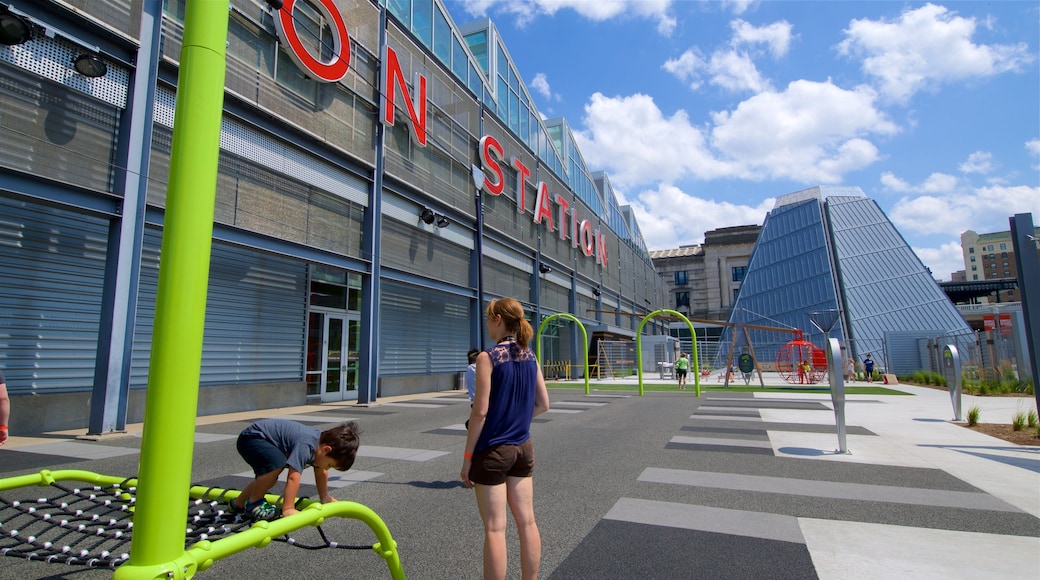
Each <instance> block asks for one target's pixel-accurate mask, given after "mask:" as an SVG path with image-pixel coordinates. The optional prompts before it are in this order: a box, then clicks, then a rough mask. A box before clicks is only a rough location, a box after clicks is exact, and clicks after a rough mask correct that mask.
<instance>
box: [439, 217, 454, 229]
mask: <svg viewBox="0 0 1040 580" xmlns="http://www.w3.org/2000/svg"><path fill="white" fill-rule="evenodd" d="M450 223H451V222H449V221H448V216H445V215H442V214H438V215H437V227H439V228H446V227H448V224H450Z"/></svg>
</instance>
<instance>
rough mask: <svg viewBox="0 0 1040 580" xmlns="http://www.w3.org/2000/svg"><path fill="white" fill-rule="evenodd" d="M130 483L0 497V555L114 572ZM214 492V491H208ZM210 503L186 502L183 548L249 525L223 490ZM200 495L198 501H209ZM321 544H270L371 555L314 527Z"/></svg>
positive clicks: (124, 545) (127, 529)
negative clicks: (26, 496)
mask: <svg viewBox="0 0 1040 580" xmlns="http://www.w3.org/2000/svg"><path fill="white" fill-rule="evenodd" d="M133 483H136V480H134V479H126V480H124V481H123V482H121V483H114V484H109V485H90V484H87V485H85V486H82V487H70V486H66V485H64V484H61V483H58V482H52V483H50V485H49V486H46V487H45V490H46V491H40V492H39V493H41V494H45V495H44V496H43V497H36V498H34V499H27V500H25V499H23V500H9V499H7V498H5V497H0V554H2V555H4V556H11V557H17V558H24V559H27V560H42V561H46V562H54V563H61V564H68V565H82V566H87V567H108V568H112V569H115V568H116V567H118V566H120V565H121V564H123V563H125V562H127V561H128V560H129V558H130V554H129V550H130V542H131V538H132V532H133V527H134V522H133V514H134V505H135V503H136V491H137V488H136V486H135V485H133ZM210 489H211V490H215V488H210ZM215 491H216V496H217V497H216V498H215V499H191V500H190V504H189V506H188V519H187V527H186V535H185V547H186V548H187V547H190V546H192V545H194V544H195V543H197V542H201V541H204V540H209V541H215V540H218V539H220V538H223V537H227V536H230V535H232V534H236V533H238V532H240V531H242V530H244V529H247V528H249V527H251V526H252V524H253V523H254V522H253V521H252V520H251V519H249V518H247V517H245V516H243V515H241V514H231V513H229V511H228V505H227V502H228V501H229V499H230V498H229V497H225V494H226V493H227V491H226V490H215ZM211 496H212V494H210V493H208V492H207V493H203V494H202V497H211ZM316 527H317V531H318V534H319V536H320V538H321V541H320V542H316V543H306V542H300V541H297V540H296V539H294V538H292V537H290V536H289V535H288V534H286V535H282V536H279V537H276V538H273V540H274V541H280V542H285V543H286V544H288V545H292V546H296V547H299V548H303V549H307V550H320V549H324V548H342V549H348V550H371V549H372V545H371V544H368V545H346V544H340V543H337V542H332V541H329V539H328V537H327V536H326V535H325V531H324V530H322V529H321V526H316Z"/></svg>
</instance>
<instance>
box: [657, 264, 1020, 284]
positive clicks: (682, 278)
mask: <svg viewBox="0 0 1040 580" xmlns="http://www.w3.org/2000/svg"><path fill="white" fill-rule="evenodd" d="M1004 265H1005V266H1007V264H1004ZM730 270H731V273H732V275H733V281H734V282H743V281H744V276H746V275H747V266H734V267H733V268H731V269H730ZM673 274H674V279H675V285H676V286H685V285H687V284H689V283H690V275H689V272H687V271H686V270H676V271H675V272H674V273H673Z"/></svg>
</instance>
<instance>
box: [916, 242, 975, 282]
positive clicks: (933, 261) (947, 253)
mask: <svg viewBox="0 0 1040 580" xmlns="http://www.w3.org/2000/svg"><path fill="white" fill-rule="evenodd" d="M912 249H913V251H914V253H915V254H917V257H918V258H920V259H921V261H922V262H924V265H925V266H926V267H927V268H928V269H929V270H931V271H932V277H933V278H937V279H939V280H946V281H949V280H950V278H951V276H950V274H952V273H954V272H956V271H958V270H963V269H964V254H963V253H962V252H961V242H960V240H957V241H953V242H946V243H944V244H942V245H940V246H939V247H938V248H912Z"/></svg>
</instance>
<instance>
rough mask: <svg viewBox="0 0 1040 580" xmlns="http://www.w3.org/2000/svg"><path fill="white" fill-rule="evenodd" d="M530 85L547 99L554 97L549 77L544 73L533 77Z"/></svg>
mask: <svg viewBox="0 0 1040 580" xmlns="http://www.w3.org/2000/svg"><path fill="white" fill-rule="evenodd" d="M530 87H531V88H532V89H534V92H536V93H538V94H539V95H542V96H543V97H545V98H546V99H551V98H552V89H551V88H549V79H548V78H546V76H545V74H544V73H538V74H536V75H534V78H533V79H531V84H530Z"/></svg>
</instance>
